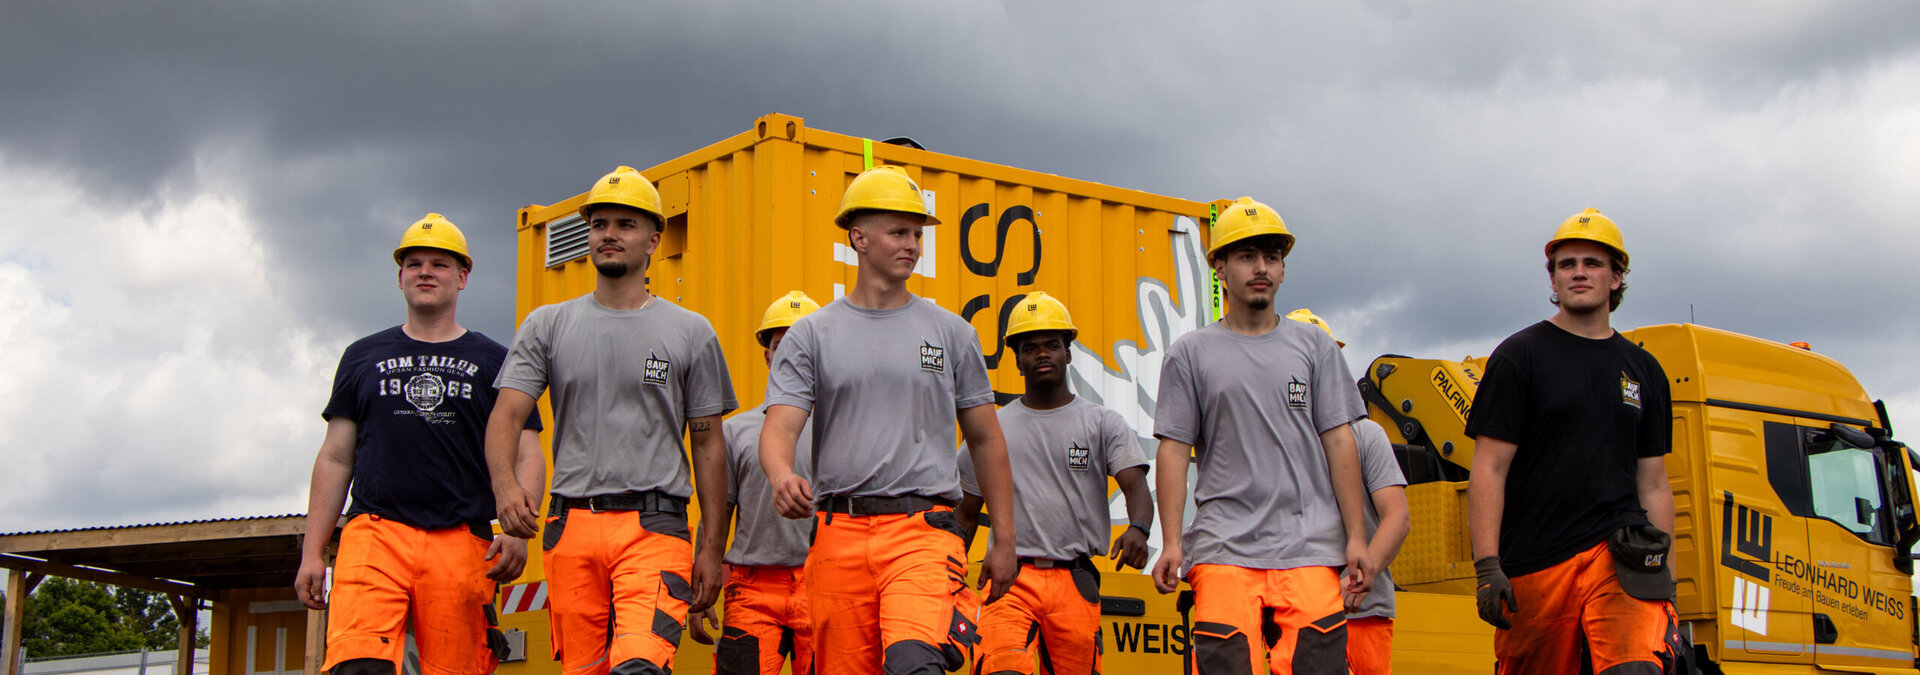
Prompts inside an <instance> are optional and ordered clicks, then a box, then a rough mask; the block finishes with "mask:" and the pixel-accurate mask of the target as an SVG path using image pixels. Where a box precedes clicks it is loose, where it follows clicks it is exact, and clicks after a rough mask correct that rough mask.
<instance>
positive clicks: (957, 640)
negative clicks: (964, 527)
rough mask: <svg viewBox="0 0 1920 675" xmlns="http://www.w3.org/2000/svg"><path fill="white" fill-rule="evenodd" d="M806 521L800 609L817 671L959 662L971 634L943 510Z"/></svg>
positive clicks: (959, 560) (932, 671) (951, 528)
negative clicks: (806, 618)
mask: <svg viewBox="0 0 1920 675" xmlns="http://www.w3.org/2000/svg"><path fill="white" fill-rule="evenodd" d="M829 516H831V518H829ZM815 518H816V524H817V527H816V528H815V529H814V540H813V549H812V550H811V551H809V552H808V553H807V602H808V607H807V609H808V611H809V613H810V614H811V616H812V617H813V640H814V643H813V647H814V657H813V663H814V668H815V670H816V671H818V672H819V673H821V674H822V675H844V674H848V673H862V674H868V673H870V674H873V675H882V674H884V675H941V674H943V673H945V672H946V671H949V670H957V669H959V668H960V667H961V666H962V665H964V664H965V663H966V658H967V657H968V656H969V655H970V654H971V653H972V651H973V646H974V645H975V644H977V643H978V642H979V636H978V635H977V629H976V628H975V626H974V619H973V617H970V616H967V615H966V614H965V613H964V610H963V608H964V607H965V604H966V603H965V591H966V590H967V566H966V562H965V556H966V552H965V551H964V550H963V549H962V547H961V545H960V529H959V526H958V524H957V523H956V522H955V520H954V516H953V509H952V508H950V507H945V506H938V507H934V508H933V509H930V510H926V511H921V512H919V513H910V514H896V515H874V516H852V515H847V514H845V513H833V514H827V513H821V514H817V515H816V516H815Z"/></svg>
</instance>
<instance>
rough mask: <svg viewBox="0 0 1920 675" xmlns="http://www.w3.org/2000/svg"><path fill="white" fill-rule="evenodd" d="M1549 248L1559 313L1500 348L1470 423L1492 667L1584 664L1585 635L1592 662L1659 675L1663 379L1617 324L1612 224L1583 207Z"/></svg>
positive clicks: (1664, 536) (1663, 611) (1665, 621)
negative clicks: (1495, 660)
mask: <svg viewBox="0 0 1920 675" xmlns="http://www.w3.org/2000/svg"><path fill="white" fill-rule="evenodd" d="M1546 253H1547V273H1548V277H1549V279H1550V280H1551V281H1552V286H1553V300H1552V301H1553V302H1554V304H1556V305H1559V308H1560V311H1559V312H1558V313H1557V314H1555V315H1554V316H1553V317H1552V318H1550V319H1548V320H1546V321H1542V322H1540V323H1537V324H1534V325H1533V326H1530V327H1528V328H1526V329H1524V330H1521V331H1520V332H1518V333H1515V334H1513V336H1511V337H1509V338H1507V339H1506V341H1504V342H1502V343H1500V347H1499V348H1497V349H1495V350H1494V352H1493V356H1492V357H1490V358H1489V359H1488V360H1487V369H1486V374H1485V376H1484V377H1482V378H1481V380H1480V388H1479V391H1478V393H1477V395H1476V396H1475V397H1474V401H1473V408H1472V412H1471V414H1470V415H1469V417H1468V419H1467V429H1466V431H1467V434H1468V435H1470V436H1473V437H1475V439H1476V442H1475V447H1474V456H1473V474H1472V479H1471V481H1470V483H1469V487H1468V489H1467V492H1468V504H1469V506H1468V509H1469V522H1470V524H1471V526H1472V534H1473V554H1474V557H1475V561H1474V568H1475V570H1476V571H1477V572H1478V573H1479V584H1478V593H1477V595H1478V601H1479V608H1480V617H1481V618H1482V619H1485V620H1486V621H1487V622H1488V623H1491V624H1493V625H1494V626H1495V627H1497V628H1499V629H1500V630H1499V631H1497V632H1496V633H1495V634H1494V654H1495V656H1496V657H1498V658H1499V667H1498V672H1499V673H1503V674H1505V673H1572V672H1578V671H1580V666H1581V664H1580V663H1579V659H1580V656H1581V646H1582V644H1584V645H1586V649H1587V651H1588V652H1589V653H1590V658H1591V666H1592V672H1605V673H1659V672H1662V671H1664V670H1665V669H1667V668H1668V667H1670V666H1671V664H1672V663H1673V662H1674V659H1675V654H1673V652H1672V651H1671V650H1670V649H1669V648H1668V647H1667V642H1666V638H1667V635H1668V633H1669V632H1670V630H1671V627H1672V626H1673V625H1674V615H1673V608H1672V602H1671V600H1672V595H1673V580H1672V576H1671V570H1670V569H1668V568H1667V566H1666V554H1667V553H1668V551H1667V550H1666V549H1667V548H1668V545H1669V542H1670V540H1669V535H1668V533H1670V532H1672V531H1673V492H1672V488H1671V487H1670V486H1669V485H1668V483H1667V471H1666V454H1667V452H1668V451H1669V448H1670V447H1671V436H1672V422H1671V420H1672V418H1673V410H1672V403H1671V399H1670V398H1669V396H1668V391H1667V378H1666V373H1665V372H1663V371H1662V370H1661V369H1660V364H1659V363H1658V362H1656V361H1655V360H1654V358H1653V356H1652V355H1651V354H1648V353H1647V352H1646V350H1644V349H1641V348H1640V347H1639V346H1637V345H1635V344H1633V343H1632V342H1629V341H1628V340H1627V339H1626V338H1624V337H1621V336H1620V334H1619V333H1616V332H1614V330H1613V328H1612V325H1611V323H1610V317H1611V313H1612V311H1613V310H1614V309H1615V308H1618V307H1619V306H1620V300H1621V298H1622V297H1623V295H1624V293H1625V291H1626V282H1625V277H1626V274H1627V260H1628V258H1627V251H1626V247H1625V245H1624V243H1623V242H1622V241H1621V237H1620V230H1619V228H1618V227H1615V226H1614V224H1613V221H1611V220H1609V219H1607V217H1606V216H1603V215H1601V214H1600V212H1598V211H1595V210H1593V209H1587V210H1586V211H1585V212H1583V213H1580V214H1576V215H1575V216H1573V217H1572V218H1568V219H1567V221H1566V222H1565V223H1563V224H1562V225H1561V226H1560V229H1559V231H1557V232H1556V233H1555V234H1554V237H1553V239H1552V240H1550V241H1548V242H1547V247H1546ZM1610 549H1611V550H1610ZM1628 560H1631V561H1632V563H1633V564H1632V565H1626V562H1627V561H1628Z"/></svg>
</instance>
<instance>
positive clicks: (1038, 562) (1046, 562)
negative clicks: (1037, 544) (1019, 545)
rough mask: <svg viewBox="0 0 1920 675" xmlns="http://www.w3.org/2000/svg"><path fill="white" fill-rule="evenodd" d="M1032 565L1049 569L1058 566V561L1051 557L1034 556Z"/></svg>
mask: <svg viewBox="0 0 1920 675" xmlns="http://www.w3.org/2000/svg"><path fill="white" fill-rule="evenodd" d="M1033 566H1034V567H1035V568H1037V569H1043V570H1050V569H1053V568H1055V567H1059V566H1060V561H1058V560H1054V559H1052V558H1034V559H1033Z"/></svg>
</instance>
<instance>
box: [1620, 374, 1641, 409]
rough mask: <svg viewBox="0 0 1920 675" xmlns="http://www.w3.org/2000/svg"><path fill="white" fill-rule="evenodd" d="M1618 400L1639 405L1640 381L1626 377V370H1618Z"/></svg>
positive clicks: (1635, 405)
mask: <svg viewBox="0 0 1920 675" xmlns="http://www.w3.org/2000/svg"><path fill="white" fill-rule="evenodd" d="M1620 402H1621V403H1625V404H1627V405H1630V406H1633V407H1635V408H1638V407H1640V383H1639V382H1635V381H1633V378H1631V377H1627V371H1624V370H1623V371H1620Z"/></svg>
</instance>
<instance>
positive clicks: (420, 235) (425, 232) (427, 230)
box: [393, 213, 473, 269]
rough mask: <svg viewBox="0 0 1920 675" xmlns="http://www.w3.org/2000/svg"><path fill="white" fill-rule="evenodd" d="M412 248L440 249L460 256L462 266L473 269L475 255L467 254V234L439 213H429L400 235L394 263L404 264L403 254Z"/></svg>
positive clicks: (456, 256) (394, 253)
mask: <svg viewBox="0 0 1920 675" xmlns="http://www.w3.org/2000/svg"><path fill="white" fill-rule="evenodd" d="M410 248H436V249H440V250H442V251H446V252H448V253H452V254H453V257H455V258H459V259H460V266H461V267H465V268H467V269H473V257H472V256H469V255H467V235H464V234H461V233H460V228H458V227H454V226H453V223H451V222H448V221H447V217H446V216H443V215H440V214H438V213H429V214H427V217H425V218H421V219H420V220H417V221H414V223H413V224H412V225H408V226H407V232H406V234H402V235H400V246H398V247H396V248H394V249H393V264H395V265H399V264H402V262H401V256H402V255H403V254H405V253H406V251H407V249H410Z"/></svg>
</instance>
